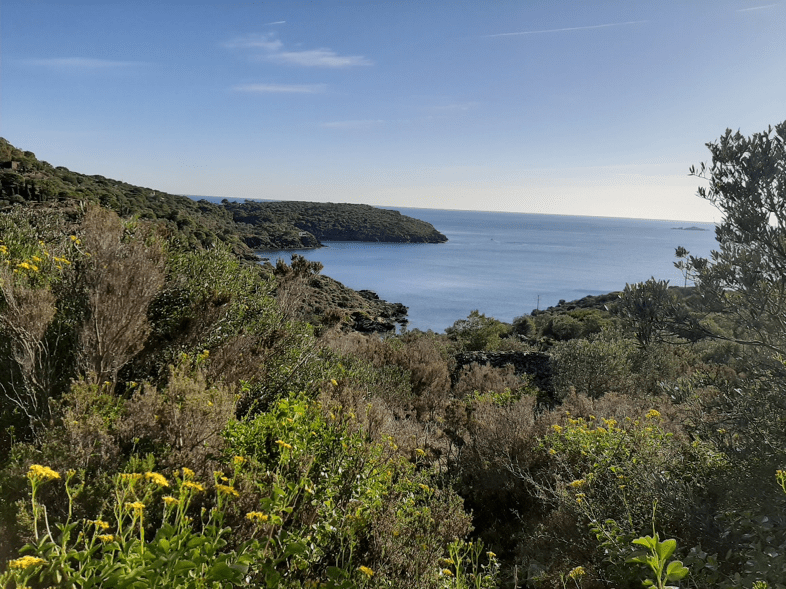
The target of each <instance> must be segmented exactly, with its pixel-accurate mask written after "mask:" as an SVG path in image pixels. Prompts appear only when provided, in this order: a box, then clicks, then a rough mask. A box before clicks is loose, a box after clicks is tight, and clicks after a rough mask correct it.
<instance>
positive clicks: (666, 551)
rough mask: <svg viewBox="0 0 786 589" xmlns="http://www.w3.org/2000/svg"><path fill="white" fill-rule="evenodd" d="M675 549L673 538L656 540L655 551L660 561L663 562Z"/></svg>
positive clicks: (675, 543) (675, 542)
mask: <svg viewBox="0 0 786 589" xmlns="http://www.w3.org/2000/svg"><path fill="white" fill-rule="evenodd" d="M675 550H677V541H676V540H674V539H670V540H664V541H663V542H656V544H655V552H656V553H657V555H658V558H660V560H661V562H665V561H667V560H668V559H669V557H670V556H671V555H672V554H674V551H675Z"/></svg>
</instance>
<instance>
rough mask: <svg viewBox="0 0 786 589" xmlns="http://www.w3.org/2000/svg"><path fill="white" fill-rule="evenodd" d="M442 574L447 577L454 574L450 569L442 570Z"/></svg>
mask: <svg viewBox="0 0 786 589" xmlns="http://www.w3.org/2000/svg"><path fill="white" fill-rule="evenodd" d="M442 574H443V575H445V576H446V577H452V576H453V572H452V571H451V570H450V569H442Z"/></svg>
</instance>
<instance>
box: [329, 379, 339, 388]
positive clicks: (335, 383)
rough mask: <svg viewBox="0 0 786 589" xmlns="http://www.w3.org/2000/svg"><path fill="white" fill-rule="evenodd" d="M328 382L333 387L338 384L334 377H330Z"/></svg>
mask: <svg viewBox="0 0 786 589" xmlns="http://www.w3.org/2000/svg"><path fill="white" fill-rule="evenodd" d="M330 384H332V385H333V386H334V387H337V386H338V381H337V380H336V379H335V378H331V379H330Z"/></svg>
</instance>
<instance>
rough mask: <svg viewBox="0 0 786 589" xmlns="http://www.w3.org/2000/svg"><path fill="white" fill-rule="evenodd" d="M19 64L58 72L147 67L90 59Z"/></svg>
mask: <svg viewBox="0 0 786 589" xmlns="http://www.w3.org/2000/svg"><path fill="white" fill-rule="evenodd" d="M20 63H23V64H25V65H30V66H35V67H45V68H52V69H60V70H115V69H125V68H133V67H140V66H145V65H148V64H147V63H145V62H143V61H116V60H111V59H94V58H91V57H52V58H45V59H22V60H20Z"/></svg>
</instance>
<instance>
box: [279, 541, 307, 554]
mask: <svg viewBox="0 0 786 589" xmlns="http://www.w3.org/2000/svg"><path fill="white" fill-rule="evenodd" d="M305 551H306V545H305V544H303V543H302V542H293V543H292V544H290V545H288V546H287V548H286V550H284V557H287V556H292V555H293V554H302V553H304V552H305Z"/></svg>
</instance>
